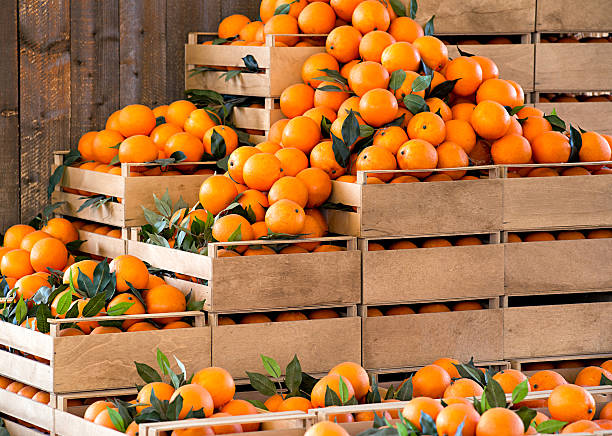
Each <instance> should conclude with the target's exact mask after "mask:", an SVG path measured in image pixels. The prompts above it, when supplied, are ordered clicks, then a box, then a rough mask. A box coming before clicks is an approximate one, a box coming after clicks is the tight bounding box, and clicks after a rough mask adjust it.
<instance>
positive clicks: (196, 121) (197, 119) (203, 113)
mask: <svg viewBox="0 0 612 436" xmlns="http://www.w3.org/2000/svg"><path fill="white" fill-rule="evenodd" d="M219 121H220V120H219V118H218V117H217V116H215V115H213V116H211V113H210V112H208V111H207V110H205V109H196V110H194V111H193V112H191V114H189V118H187V120H186V121H185V125H184V129H185V132H187V133H191V134H192V135H193V136H195V137H196V138H198V139H199V140H202V138H204V135H205V134H206V132H207V131H208V130H209V129H211V128H212V127H214V126H216V125H217V124H218V123H219ZM171 125H172V124H171ZM158 128H159V126H158V127H156V128H155V130H157V129H158ZM151 136H153V134H151Z"/></svg>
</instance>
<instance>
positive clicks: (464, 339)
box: [363, 309, 503, 369]
mask: <svg viewBox="0 0 612 436" xmlns="http://www.w3.org/2000/svg"><path fill="white" fill-rule="evenodd" d="M502 320H503V314H502V309H487V310H470V311H465V312H446V313H430V314H417V315H400V316H383V317H374V318H364V319H363V322H364V323H365V325H364V330H363V365H364V367H365V368H366V369H372V368H401V367H406V366H416V365H428V364H430V363H431V362H433V361H434V360H436V359H439V358H441V357H448V356H453V357H454V358H456V359H459V360H460V361H467V360H469V359H470V358H472V357H473V358H474V360H476V361H479V360H501V358H502V352H503V339H502V331H503V325H502ZM408 350H409V351H408Z"/></svg>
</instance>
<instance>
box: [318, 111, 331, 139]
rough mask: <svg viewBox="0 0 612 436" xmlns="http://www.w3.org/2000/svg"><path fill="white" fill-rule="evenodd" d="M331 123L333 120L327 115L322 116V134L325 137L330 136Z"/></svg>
mask: <svg viewBox="0 0 612 436" xmlns="http://www.w3.org/2000/svg"><path fill="white" fill-rule="evenodd" d="M331 125H332V123H331V121H329V119H328V118H327V117H326V116H323V117H321V136H323V137H324V138H329V137H330V136H329V135H330V131H331Z"/></svg>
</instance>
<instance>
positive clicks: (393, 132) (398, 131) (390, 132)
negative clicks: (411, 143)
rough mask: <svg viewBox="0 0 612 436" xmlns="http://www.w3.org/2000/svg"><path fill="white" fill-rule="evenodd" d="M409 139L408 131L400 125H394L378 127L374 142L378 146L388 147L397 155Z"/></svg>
mask: <svg viewBox="0 0 612 436" xmlns="http://www.w3.org/2000/svg"><path fill="white" fill-rule="evenodd" d="M407 141H408V135H407V134H406V131H405V130H404V129H402V128H401V127H399V126H392V127H385V128H384V129H378V130H377V131H376V133H375V134H374V141H373V143H372V144H373V145H375V146H377V147H383V148H386V149H387V150H389V151H390V152H391V153H393V154H394V155H396V154H397V152H398V150H399V148H400V147H401V146H402V144H404V143H405V142H407Z"/></svg>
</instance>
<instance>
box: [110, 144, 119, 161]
mask: <svg viewBox="0 0 612 436" xmlns="http://www.w3.org/2000/svg"><path fill="white" fill-rule="evenodd" d="M109 148H112V147H109ZM118 163H119V155H118V154H116V155H114V156H113V158H112V159H111V161H110V163H109V165H115V164H118Z"/></svg>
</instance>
